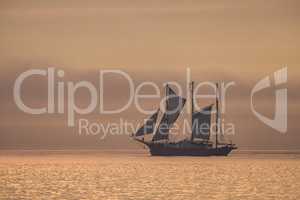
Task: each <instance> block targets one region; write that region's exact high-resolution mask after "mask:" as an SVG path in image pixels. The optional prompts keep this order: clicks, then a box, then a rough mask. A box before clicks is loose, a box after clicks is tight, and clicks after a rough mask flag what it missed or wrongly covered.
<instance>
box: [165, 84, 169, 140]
mask: <svg viewBox="0 0 300 200" xmlns="http://www.w3.org/2000/svg"><path fill="white" fill-rule="evenodd" d="M168 87H169V86H168V83H167V84H166V91H165V92H166V94H165V97H166V110H165V112H168V103H169V95H168ZM167 114H168V113H167ZM168 141H169V137H168V138H167V142H168Z"/></svg>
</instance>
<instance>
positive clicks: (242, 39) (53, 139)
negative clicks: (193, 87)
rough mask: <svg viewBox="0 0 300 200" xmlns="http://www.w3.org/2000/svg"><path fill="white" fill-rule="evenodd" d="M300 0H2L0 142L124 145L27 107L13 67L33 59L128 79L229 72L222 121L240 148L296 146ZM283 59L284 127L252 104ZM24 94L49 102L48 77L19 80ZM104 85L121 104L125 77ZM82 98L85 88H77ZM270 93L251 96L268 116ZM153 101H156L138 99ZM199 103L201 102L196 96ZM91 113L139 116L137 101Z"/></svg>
mask: <svg viewBox="0 0 300 200" xmlns="http://www.w3.org/2000/svg"><path fill="white" fill-rule="evenodd" d="M299 13H300V3H299V1H296V0H273V1H261V0H254V1H253V0H249V1H238V0H236V1H228V0H221V1H208V0H207V1H203V0H201V1H58V0H57V1H47V2H46V1H33V0H27V1H16V0H11V1H8V0H7V1H3V0H1V1H0V27H1V28H0V44H1V45H0V66H1V74H0V89H1V94H0V103H1V116H0V148H15V147H17V148H31V147H39V148H49V147H64V148H69V147H80V148H88V147H90V148H94V147H99V148H111V147H113V148H131V147H136V145H135V144H134V143H133V142H130V140H129V139H128V137H127V136H113V137H110V138H108V139H106V140H103V141H100V140H99V139H98V138H97V136H78V131H77V130H76V129H72V128H67V127H66V116H65V115H40V116H32V115H28V114H24V113H23V112H22V111H20V110H19V109H18V108H17V107H16V105H15V103H14V101H13V85H14V81H15V79H16V78H17V76H18V75H19V74H20V73H22V72H23V71H25V70H27V69H31V68H47V67H56V68H58V69H63V70H64V71H65V77H64V78H63V79H61V80H62V81H65V82H67V81H80V80H88V81H91V82H92V83H94V84H95V85H97V84H98V78H99V77H98V71H99V70H100V69H122V70H124V71H126V72H127V73H128V74H130V76H131V77H133V78H134V81H135V83H140V82H142V81H154V82H156V83H159V84H162V83H163V82H166V81H174V80H176V81H179V82H180V83H182V84H184V83H185V72H186V68H187V67H190V68H191V71H192V78H193V79H194V80H195V81H196V82H201V81H211V80H226V81H230V80H231V81H235V82H236V86H235V87H233V88H232V91H230V92H229V93H228V96H227V97H226V98H227V104H228V105H226V106H227V108H228V110H227V113H226V120H228V121H231V122H234V123H235V124H236V135H235V136H234V137H233V138H232V139H233V140H234V142H236V143H237V144H238V145H239V146H241V147H247V146H258V147H260V146H274V145H275V146H290V147H293V148H295V147H298V148H299V147H300V136H299V132H298V131H299V123H298V119H299V112H300V109H299V105H298V104H299V100H300V95H299V88H298V87H297V86H299V75H300V69H299V66H300V65H299V64H300V57H299V52H300V39H299V35H300V23H299V22H300V14H299ZM285 65H286V66H288V84H287V86H288V102H289V107H288V132H287V134H284V135H282V134H280V133H278V132H277V131H275V130H273V129H271V128H269V127H267V126H266V125H264V124H263V123H262V122H260V121H259V120H258V119H257V118H256V117H255V116H254V115H253V114H252V113H251V111H250V96H249V94H250V91H251V88H252V87H253V86H254V85H255V83H256V82H257V81H258V80H260V79H261V78H263V77H264V76H266V75H272V73H273V72H274V71H276V70H278V69H280V68H281V67H283V66H285ZM24 87H25V88H26V94H24V96H23V97H24V100H25V101H26V102H27V103H28V104H30V105H35V106H39V105H46V104H47V92H46V90H45V89H46V87H47V85H46V81H45V79H43V78H40V79H32V80H29V81H28V82H26V84H25V85H24ZM106 87H107V89H106V90H105V91H106V92H107V93H106V94H105V97H106V100H107V102H109V106H113V105H120V104H121V103H122V102H124V99H126V95H127V91H126V88H127V85H126V83H125V84H124V82H122V80H120V79H118V78H116V77H111V78H110V82H109V84H108V85H107V86H106ZM77 100H78V103H79V104H82V105H86V103H87V102H88V101H89V97H88V94H87V93H86V92H85V91H80V93H79V94H78V95H77ZM274 101H275V100H274V92H272V90H268V91H265V93H262V94H261V95H259V96H258V98H257V99H256V102H257V109H258V110H260V111H261V112H262V113H264V114H266V115H267V116H272V115H273V114H274V113H273V112H272V110H273V108H274ZM144 103H145V104H147V105H148V106H150V107H151V106H152V107H153V106H156V104H157V101H156V102H144ZM203 106H204V105H203ZM84 117H85V118H89V119H91V120H94V121H97V122H103V123H107V122H112V121H118V120H119V118H120V117H122V118H126V119H128V120H130V121H134V122H135V123H137V122H140V121H141V120H142V119H143V118H144V117H146V116H144V115H142V114H140V113H138V112H137V111H136V110H135V109H134V108H130V109H129V110H128V111H126V112H123V113H121V114H118V115H101V114H99V113H97V112H95V113H93V114H91V115H87V116H84Z"/></svg>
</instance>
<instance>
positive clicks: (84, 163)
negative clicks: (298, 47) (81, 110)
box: [0, 151, 300, 200]
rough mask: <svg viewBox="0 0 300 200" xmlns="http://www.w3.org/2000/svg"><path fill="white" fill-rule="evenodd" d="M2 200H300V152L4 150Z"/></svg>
mask: <svg viewBox="0 0 300 200" xmlns="http://www.w3.org/2000/svg"><path fill="white" fill-rule="evenodd" d="M0 199H1V200H2V199H3V200H4V199H5V200H9V199H16V200H22V199H45V200H46V199H47V200H48V199H70V200H71V199H74V200H75V199H76V200H77V199H88V200H93V199H101V200H102V199H103V200H106V199H151V200H152V199H186V200H188V199H205V200H208V199H228V200H235V199H237V200H238V199H242V200H246V199H253V200H254V199H255V200H256V199H259V200H264V199H270V200H271V199H272V200H273V199H282V200H289V199H294V200H299V199H300V156H299V154H261V153H260V154H255V153H251V154H247V153H243V154H238V153H237V154H232V155H230V156H228V157H204V158H203V157H151V156H149V155H148V154H147V152H138V153H137V152H131V151H130V152H126V151H122V152H117V151H115V152H108V151H18V152H7V151H4V152H3V151H1V152H0Z"/></svg>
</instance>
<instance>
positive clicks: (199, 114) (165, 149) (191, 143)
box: [132, 82, 237, 156]
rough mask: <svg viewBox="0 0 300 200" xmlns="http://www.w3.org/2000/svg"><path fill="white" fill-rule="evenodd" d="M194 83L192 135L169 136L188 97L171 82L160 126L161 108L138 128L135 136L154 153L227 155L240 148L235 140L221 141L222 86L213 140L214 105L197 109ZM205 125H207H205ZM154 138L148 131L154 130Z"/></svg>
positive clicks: (191, 96) (217, 98) (170, 154)
mask: <svg viewBox="0 0 300 200" xmlns="http://www.w3.org/2000/svg"><path fill="white" fill-rule="evenodd" d="M190 86H191V95H190V100H191V106H190V107H191V122H192V123H191V126H192V127H191V136H190V138H188V139H183V140H180V141H177V142H171V141H170V140H169V132H170V129H171V128H172V125H173V124H174V123H175V121H176V120H177V119H178V117H179V115H180V113H181V111H182V110H183V107H184V105H185V102H186V99H185V98H183V97H181V96H178V95H177V94H176V93H175V92H174V91H173V90H172V89H171V88H170V87H169V86H168V85H166V97H165V107H166V108H165V111H164V112H163V113H162V114H163V115H162V117H161V120H160V123H159V124H158V125H157V126H156V121H157V118H158V115H159V113H160V110H157V111H156V112H155V113H154V114H153V115H152V116H150V118H149V119H147V120H146V121H145V123H144V125H143V126H142V127H141V128H139V129H138V131H137V132H136V133H135V134H133V135H132V137H133V139H134V140H136V141H138V142H140V143H143V144H144V145H146V146H147V147H148V148H149V150H150V153H151V155H153V156H227V155H228V154H229V153H230V152H231V151H232V150H233V149H237V147H236V145H235V144H232V143H226V142H222V143H221V142H219V136H220V131H222V130H221V127H220V111H219V102H220V101H219V97H220V95H219V87H218V84H216V93H217V94H216V103H215V111H216V112H215V113H216V116H215V120H216V126H215V129H216V130H215V137H214V139H215V141H214V142H213V141H211V139H212V138H213V137H211V118H212V117H211V116H212V107H213V104H212V105H209V106H206V107H205V108H203V109H201V110H200V111H194V94H193V87H194V83H193V82H191V83H190ZM203 125H205V126H206V128H203ZM153 133H154V135H153V137H152V140H150V141H146V140H145V135H148V134H153Z"/></svg>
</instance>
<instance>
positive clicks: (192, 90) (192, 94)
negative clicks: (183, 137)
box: [190, 81, 194, 142]
mask: <svg viewBox="0 0 300 200" xmlns="http://www.w3.org/2000/svg"><path fill="white" fill-rule="evenodd" d="M190 84H191V97H190V98H191V124H192V128H191V130H192V136H191V141H192V142H193V140H194V134H193V113H194V81H192V82H191V83H190Z"/></svg>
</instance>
